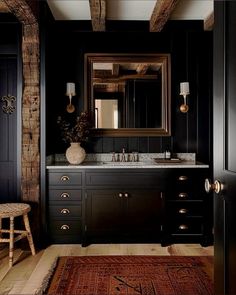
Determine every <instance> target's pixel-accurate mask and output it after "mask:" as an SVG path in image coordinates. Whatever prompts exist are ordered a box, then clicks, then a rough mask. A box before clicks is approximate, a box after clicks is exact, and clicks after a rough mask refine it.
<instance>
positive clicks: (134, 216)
mask: <svg viewBox="0 0 236 295" xmlns="http://www.w3.org/2000/svg"><path fill="white" fill-rule="evenodd" d="M124 196H125V197H124V199H125V201H126V202H125V206H126V208H125V212H126V216H125V217H126V218H125V232H126V233H127V235H129V236H130V237H132V236H134V237H135V236H139V237H142V236H144V237H145V236H146V237H148V238H151V237H154V238H156V239H158V238H159V237H160V231H161V224H162V208H163V202H162V192H160V191H158V190H152V189H148V190H147V189H139V190H129V191H128V192H125V193H124Z"/></svg>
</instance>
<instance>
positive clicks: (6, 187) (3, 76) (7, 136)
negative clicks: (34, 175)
mask: <svg viewBox="0 0 236 295" xmlns="http://www.w3.org/2000/svg"><path fill="white" fill-rule="evenodd" d="M16 93H17V59H16V57H12V56H5V55H0V203H2V202H13V201H16V199H17V155H16V153H17V138H16V135H17V115H16V114H17V111H16Z"/></svg>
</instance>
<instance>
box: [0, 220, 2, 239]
mask: <svg viewBox="0 0 236 295" xmlns="http://www.w3.org/2000/svg"><path fill="white" fill-rule="evenodd" d="M1 230H2V218H0V238H1V237H2V232H1Z"/></svg>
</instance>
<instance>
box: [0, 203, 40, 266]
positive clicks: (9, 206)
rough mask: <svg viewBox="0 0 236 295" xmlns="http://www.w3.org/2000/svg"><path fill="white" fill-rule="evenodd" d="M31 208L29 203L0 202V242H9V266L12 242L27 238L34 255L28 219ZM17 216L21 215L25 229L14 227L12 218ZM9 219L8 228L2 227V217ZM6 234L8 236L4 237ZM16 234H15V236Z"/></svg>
mask: <svg viewBox="0 0 236 295" xmlns="http://www.w3.org/2000/svg"><path fill="white" fill-rule="evenodd" d="M30 210H31V207H30V205H28V204H25V203H4V204H0V243H9V267H12V265H13V251H14V243H15V242H17V241H19V240H21V239H23V238H25V237H26V238H27V239H28V242H29V246H30V250H31V253H32V255H35V248H34V242H33V238H32V234H31V230H30V224H29V219H28V212H29V211H30ZM17 216H22V217H23V221H24V225H25V229H24V230H21V229H15V224H14V219H15V217H17ZM3 218H9V219H10V227H9V229H3V228H2V219H3ZM6 234H8V235H9V238H6V237H4V235H6ZM15 235H16V236H15Z"/></svg>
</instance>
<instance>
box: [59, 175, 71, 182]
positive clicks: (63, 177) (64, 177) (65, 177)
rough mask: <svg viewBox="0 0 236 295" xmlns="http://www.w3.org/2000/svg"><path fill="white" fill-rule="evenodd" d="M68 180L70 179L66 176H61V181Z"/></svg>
mask: <svg viewBox="0 0 236 295" xmlns="http://www.w3.org/2000/svg"><path fill="white" fill-rule="evenodd" d="M69 179H70V177H69V176H67V175H62V177H61V181H68V180H69Z"/></svg>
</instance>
